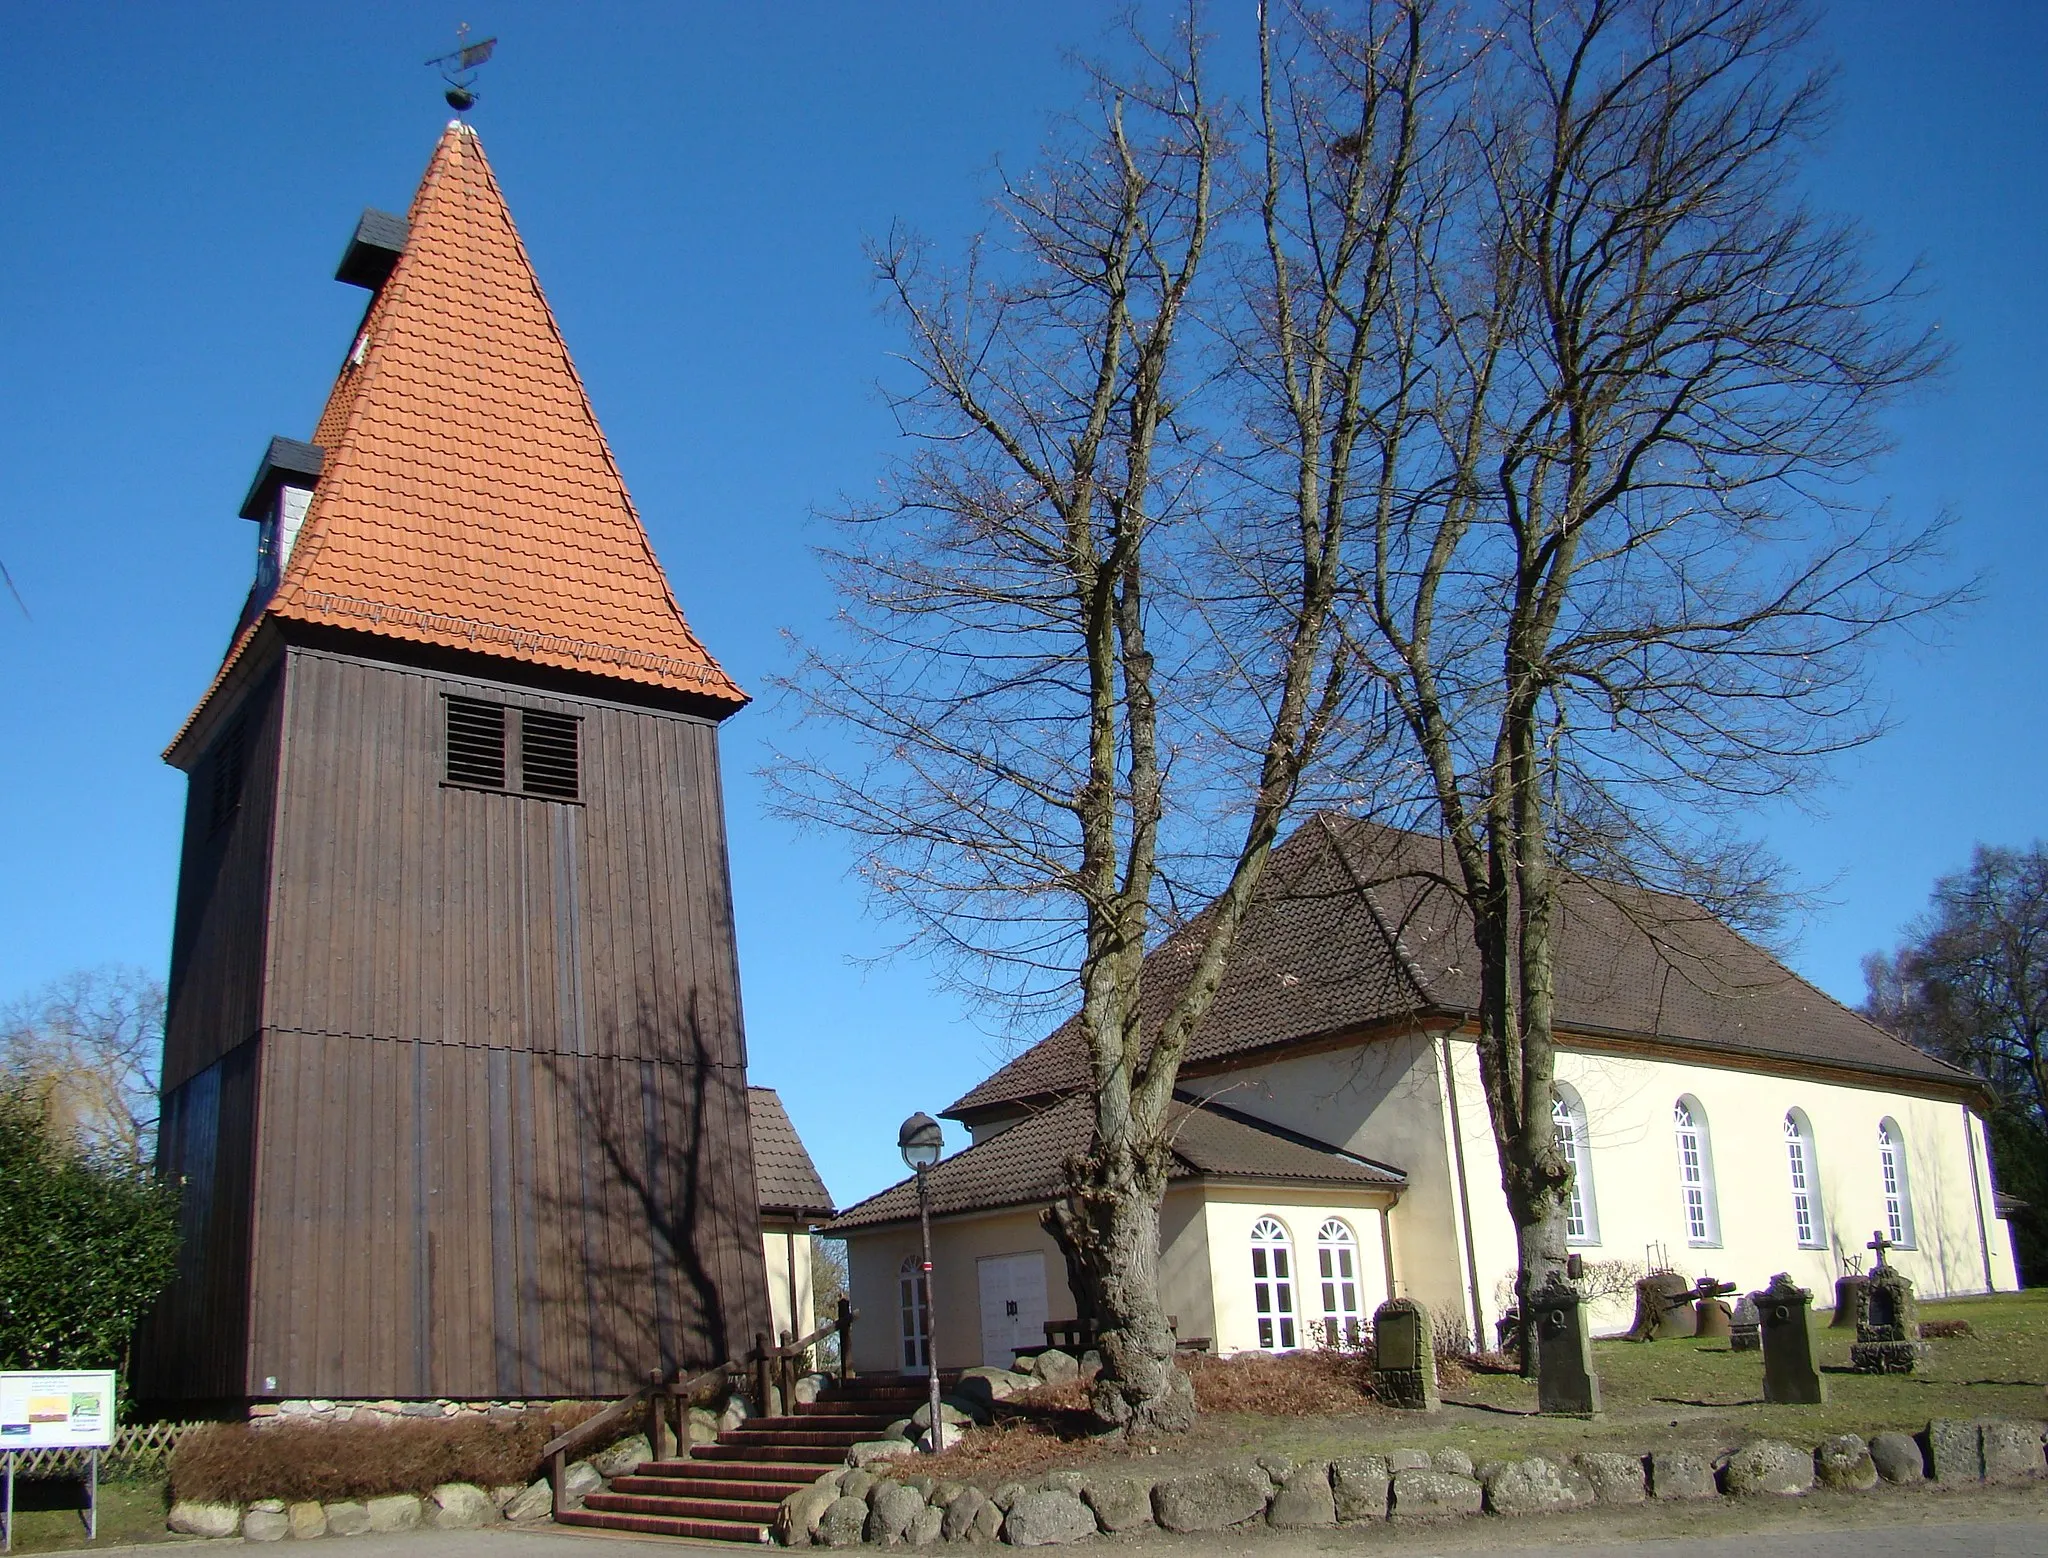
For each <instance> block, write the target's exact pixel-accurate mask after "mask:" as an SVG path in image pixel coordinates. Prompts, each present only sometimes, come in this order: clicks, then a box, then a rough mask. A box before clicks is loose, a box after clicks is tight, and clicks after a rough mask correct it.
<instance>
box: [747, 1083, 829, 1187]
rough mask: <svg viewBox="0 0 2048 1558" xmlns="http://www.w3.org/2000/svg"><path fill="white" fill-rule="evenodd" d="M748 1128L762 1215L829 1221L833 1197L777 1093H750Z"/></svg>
mask: <svg viewBox="0 0 2048 1558" xmlns="http://www.w3.org/2000/svg"><path fill="white" fill-rule="evenodd" d="M747 1123H748V1125H749V1126H750V1127H751V1128H752V1131H753V1136H754V1193H755V1196H756V1199H758V1200H759V1202H760V1204H761V1210H762V1211H763V1212H764V1213H770V1214H773V1215H775V1216H778V1217H819V1218H823V1217H830V1216H831V1215H832V1194H831V1192H830V1191H828V1190H827V1189H826V1188H825V1181H824V1180H822V1179H820V1178H819V1177H818V1166H817V1164H815V1163H813V1162H812V1161H811V1155H810V1153H809V1152H807V1151H806V1150H805V1149H804V1143H803V1138H802V1137H800V1136H798V1135H797V1133H796V1127H795V1126H794V1125H792V1124H790V1123H789V1113H788V1111H787V1110H785V1109H784V1108H783V1107H782V1098H781V1096H780V1095H779V1094H778V1093H777V1092H776V1091H775V1089H774V1088H772V1087H749V1088H748V1089H747Z"/></svg>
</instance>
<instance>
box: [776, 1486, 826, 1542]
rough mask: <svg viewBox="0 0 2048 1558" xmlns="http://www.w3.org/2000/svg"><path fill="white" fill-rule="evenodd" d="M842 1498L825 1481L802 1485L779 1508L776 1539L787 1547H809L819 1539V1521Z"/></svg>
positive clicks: (777, 1511)
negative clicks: (802, 1486)
mask: <svg viewBox="0 0 2048 1558" xmlns="http://www.w3.org/2000/svg"><path fill="white" fill-rule="evenodd" d="M838 1498H839V1494H838V1493H837V1492H835V1491H834V1490H833V1489H831V1488H829V1487H826V1486H825V1485H823V1484H822V1483H816V1482H814V1483H812V1484H811V1485H810V1486H809V1487H807V1488H798V1489H797V1490H796V1492H794V1493H792V1494H790V1495H789V1497H788V1498H786V1499H784V1500H783V1501H782V1503H781V1505H780V1506H779V1507H777V1509H776V1511H775V1540H776V1541H778V1542H780V1543H781V1544H782V1545H783V1546H784V1547H809V1546H810V1545H811V1543H812V1542H814V1541H816V1540H817V1536H818V1522H819V1521H820V1520H822V1519H824V1518H825V1511H826V1510H828V1509H830V1508H831V1507H832V1505H833V1504H834V1503H835V1502H836V1501H837V1500H838Z"/></svg>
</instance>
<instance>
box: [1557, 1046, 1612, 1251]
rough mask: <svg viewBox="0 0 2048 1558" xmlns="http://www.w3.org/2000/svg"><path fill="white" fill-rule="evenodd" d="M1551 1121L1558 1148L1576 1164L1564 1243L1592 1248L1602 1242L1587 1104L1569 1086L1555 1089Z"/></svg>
mask: <svg viewBox="0 0 2048 1558" xmlns="http://www.w3.org/2000/svg"><path fill="white" fill-rule="evenodd" d="M1550 1118H1551V1121H1552V1122H1553V1123H1554V1124H1555V1125H1556V1127H1557V1144H1558V1146H1560V1147H1562V1148H1563V1149H1564V1154H1565V1156H1566V1157H1568V1158H1570V1159H1571V1163H1572V1187H1571V1190H1570V1191H1569V1193H1568V1197H1567V1200H1566V1202H1565V1228H1564V1242H1565V1243H1566V1244H1568V1245H1572V1246H1574V1247H1581V1246H1585V1247H1590V1246H1592V1245H1597V1244H1598V1243H1599V1242H1600V1203H1599V1198H1598V1197H1596V1196H1595V1195H1594V1193H1593V1146H1592V1142H1591V1140H1590V1139H1589V1134H1590V1132H1589V1127H1588V1125H1587V1122H1586V1101H1585V1100H1584V1099H1583V1098H1581V1097H1580V1096H1579V1093H1578V1089H1576V1088H1574V1087H1573V1086H1571V1084H1569V1083H1567V1082H1559V1083H1557V1084H1556V1085H1555V1096H1554V1097H1553V1098H1552V1099H1551V1104H1550Z"/></svg>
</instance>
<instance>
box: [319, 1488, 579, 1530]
mask: <svg viewBox="0 0 2048 1558" xmlns="http://www.w3.org/2000/svg"><path fill="white" fill-rule="evenodd" d="M538 1486H539V1488H540V1491H541V1495H542V1500H543V1502H542V1504H541V1513H542V1514H546V1513H548V1510H549V1508H550V1503H551V1501H549V1500H548V1499H547V1491H548V1485H547V1484H546V1483H545V1482H543V1483H540V1484H539V1485H538ZM369 1529H370V1506H369V1505H367V1504H365V1503H364V1502H363V1501H362V1500H361V1499H352V1498H345V1499H337V1500H335V1501H334V1502H333V1503H332V1504H329V1505H328V1506H327V1534H328V1535H329V1536H362V1535H364V1534H365V1533H367V1532H368V1531H369Z"/></svg>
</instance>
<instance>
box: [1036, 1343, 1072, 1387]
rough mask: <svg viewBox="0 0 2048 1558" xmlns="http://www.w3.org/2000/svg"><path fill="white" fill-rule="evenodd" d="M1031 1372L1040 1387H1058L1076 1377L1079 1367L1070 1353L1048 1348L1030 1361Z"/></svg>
mask: <svg viewBox="0 0 2048 1558" xmlns="http://www.w3.org/2000/svg"><path fill="white" fill-rule="evenodd" d="M1031 1372H1032V1374H1033V1375H1034V1376H1036V1377H1037V1380H1038V1383H1039V1384H1041V1385H1059V1384H1064V1383H1065V1382H1066V1381H1068V1380H1070V1379H1074V1378H1076V1377H1078V1376H1079V1374H1080V1372H1081V1365H1080V1364H1078V1363H1076V1362H1075V1361H1074V1358H1073V1355H1072V1354H1071V1353H1064V1352H1061V1351H1060V1350H1059V1348H1057V1347H1048V1348H1046V1349H1045V1351H1044V1352H1042V1353H1040V1354H1039V1355H1038V1356H1037V1357H1035V1358H1033V1359H1032V1360H1031Z"/></svg>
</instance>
